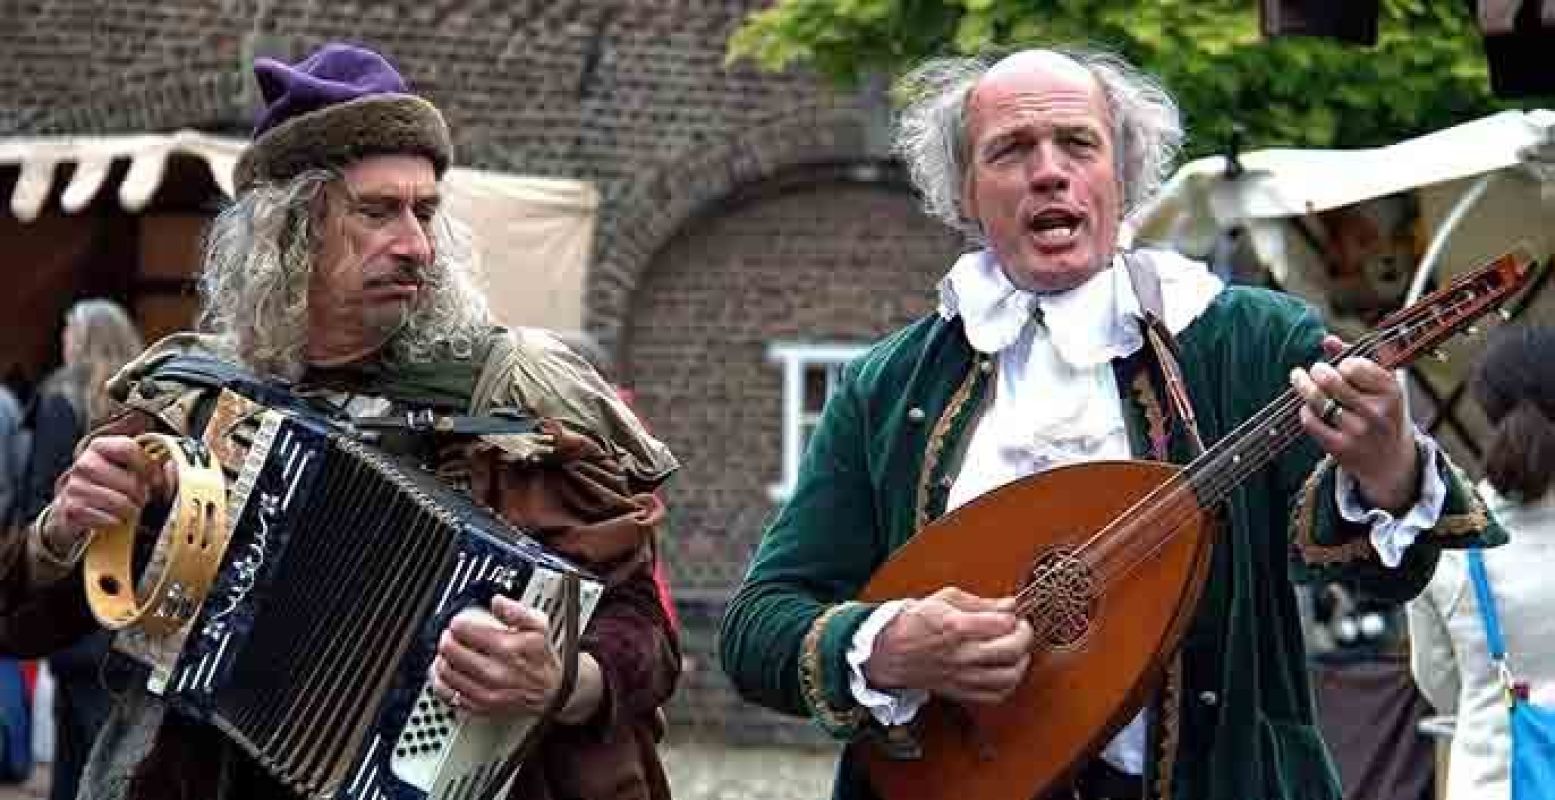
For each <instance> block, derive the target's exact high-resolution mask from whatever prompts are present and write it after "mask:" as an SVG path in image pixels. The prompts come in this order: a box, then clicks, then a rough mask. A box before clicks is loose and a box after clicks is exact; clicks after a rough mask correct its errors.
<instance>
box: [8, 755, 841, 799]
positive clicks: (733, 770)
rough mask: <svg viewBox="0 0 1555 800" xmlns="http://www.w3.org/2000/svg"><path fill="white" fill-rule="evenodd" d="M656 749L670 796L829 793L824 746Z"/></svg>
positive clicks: (23, 791) (37, 778) (44, 786)
mask: <svg viewBox="0 0 1555 800" xmlns="http://www.w3.org/2000/svg"><path fill="white" fill-rule="evenodd" d="M661 752H662V754H663V756H664V765H665V769H666V770H667V771H668V772H669V776H670V789H671V791H672V792H673V793H674V796H675V800H826V798H828V797H830V796H831V776H832V767H833V766H834V765H835V764H836V758H837V756H836V754H835V753H834V752H832V751H830V750H821V749H814V748H795V747H726V746H723V745H718V744H706V743H695V742H675V743H671V744H667V745H665V746H664V747H663V748H662V749H661ZM46 773H47V765H42V766H41V767H40V768H39V769H38V770H36V771H35V772H34V774H33V779H32V780H31V781H29V782H28V783H27V785H26V786H0V800H36V799H37V798H42V797H46V796H47V795H48V779H47V776H46Z"/></svg>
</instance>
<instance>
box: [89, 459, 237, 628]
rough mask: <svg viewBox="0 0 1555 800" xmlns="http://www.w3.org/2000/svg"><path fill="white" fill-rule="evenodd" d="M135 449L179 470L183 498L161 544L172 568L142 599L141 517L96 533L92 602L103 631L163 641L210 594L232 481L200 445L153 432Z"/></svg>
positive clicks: (91, 561) (92, 544)
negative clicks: (138, 565)
mask: <svg viewBox="0 0 1555 800" xmlns="http://www.w3.org/2000/svg"><path fill="white" fill-rule="evenodd" d="M135 442H136V443H137V444H139V445H140V447H141V449H142V450H143V451H145V453H146V455H147V456H148V457H149V458H150V459H151V463H152V465H153V466H154V467H156V468H157V469H161V468H162V466H163V465H164V464H166V463H167V462H169V461H171V462H172V463H173V464H174V466H176V467H177V470H178V493H177V496H175V497H174V498H173V502H172V507H171V508H170V509H169V511H168V515H167V521H166V522H165V523H163V525H162V534H161V537H160V538H159V540H158V543H157V548H158V550H160V551H162V553H163V555H164V556H165V561H164V562H163V563H162V565H161V569H160V571H159V572H157V573H156V576H155V579H154V580H153V581H152V585H151V588H150V589H149V590H147V591H145V592H144V593H142V592H141V591H140V590H139V589H138V586H139V584H140V583H141V581H139V580H137V578H136V576H135V575H134V550H135V532H136V530H137V529H138V528H139V527H140V515H139V514H136V515H135V517H134V518H132V519H130V520H128V521H127V522H124V523H121V524H119V525H116V526H114V527H112V528H104V529H101V530H98V531H95V532H94V533H93V535H92V539H91V542H90V544H88V545H87V550H86V568H85V571H84V577H85V581H86V597H87V602H88V604H89V605H90V606H91V608H92V614H93V615H94V616H96V617H97V620H98V621H99V622H101V623H102V624H103V627H106V628H109V629H112V630H118V629H120V628H125V627H129V626H131V625H135V626H138V627H139V628H140V629H141V630H144V631H145V632H146V633H147V634H150V635H153V636H161V635H166V634H170V633H173V632H175V631H177V630H178V629H179V628H180V627H182V626H183V625H184V623H186V622H188V621H189V620H191V619H193V618H194V615H195V614H197V613H198V612H199V610H200V606H201V604H202V603H204V602H205V595H206V593H207V592H209V591H210V587H211V582H212V581H213V580H214V579H215V577H216V568H217V567H218V566H219V565H220V563H221V557H222V554H223V553H225V552H226V549H227V539H228V536H229V531H228V529H227V482H226V478H225V477H223V475H222V473H221V467H220V466H219V465H218V464H216V463H215V460H214V459H213V458H211V456H210V451H209V450H207V449H206V448H205V446H204V445H202V444H201V443H199V442H198V441H195V440H194V439H188V438H181V437H173V436H165V435H163V434H159V433H147V434H141V435H140V436H138V437H136V439H135ZM149 568H150V567H148V569H149Z"/></svg>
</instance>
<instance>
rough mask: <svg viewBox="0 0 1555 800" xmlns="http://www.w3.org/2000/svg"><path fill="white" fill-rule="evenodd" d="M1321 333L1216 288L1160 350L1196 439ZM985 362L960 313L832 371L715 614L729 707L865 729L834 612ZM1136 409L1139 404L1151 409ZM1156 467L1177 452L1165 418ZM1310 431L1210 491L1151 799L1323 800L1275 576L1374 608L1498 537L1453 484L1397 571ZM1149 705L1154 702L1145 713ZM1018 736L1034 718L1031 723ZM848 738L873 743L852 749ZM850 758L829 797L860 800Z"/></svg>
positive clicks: (1180, 447)
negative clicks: (1233, 485)
mask: <svg viewBox="0 0 1555 800" xmlns="http://www.w3.org/2000/svg"><path fill="white" fill-rule="evenodd" d="M1323 333H1324V329H1323V326H1322V323H1321V322H1320V320H1319V319H1318V317H1317V316H1316V315H1315V313H1314V312H1313V311H1312V310H1311V309H1310V307H1308V306H1306V305H1305V304H1303V303H1302V302H1300V301H1299V300H1296V299H1294V298H1292V297H1290V296H1287V295H1282V294H1277V293H1273V292H1268V291H1263V290H1255V289H1246V288H1228V289H1226V290H1225V291H1223V292H1221V294H1220V295H1218V296H1217V297H1216V299H1215V300H1214V301H1213V302H1212V303H1211V304H1210V306H1209V307H1208V308H1207V309H1206V310H1205V312H1204V313H1203V314H1202V315H1201V316H1200V317H1199V318H1198V319H1196V320H1194V322H1193V323H1191V324H1190V325H1189V326H1188V327H1187V328H1186V329H1185V330H1184V331H1182V333H1181V334H1180V335H1179V336H1178V343H1179V345H1180V350H1181V352H1180V362H1181V365H1182V370H1183V373H1184V377H1185V379H1186V381H1187V383H1188V386H1189V393H1190V395H1191V396H1192V401H1193V406H1194V410H1195V414H1196V416H1197V420H1198V425H1199V429H1200V431H1201V433H1202V435H1203V437H1204V440H1205V441H1206V442H1207V443H1213V442H1214V441H1216V440H1217V439H1219V438H1220V437H1222V436H1223V435H1225V434H1226V433H1228V432H1230V431H1231V430H1232V429H1233V428H1235V427H1236V425H1237V424H1238V423H1239V422H1241V421H1242V420H1244V419H1246V418H1248V417H1250V416H1252V415H1253V414H1255V413H1256V412H1258V411H1259V410H1261V409H1262V408H1263V407H1264V406H1266V405H1267V404H1268V403H1269V402H1271V401H1272V400H1273V399H1274V398H1276V397H1277V396H1279V395H1280V394H1281V393H1283V392H1284V391H1285V390H1286V389H1287V388H1288V386H1289V384H1288V378H1287V376H1288V374H1289V372H1290V370H1291V368H1293V367H1296V366H1308V365H1310V364H1312V363H1313V362H1315V361H1317V360H1319V359H1320V358H1321V347H1320V342H1321V339H1322V336H1323ZM1142 359H1143V356H1142V355H1136V356H1133V357H1131V358H1129V359H1126V360H1123V361H1119V362H1116V363H1115V364H1114V369H1115V371H1116V372H1117V375H1118V378H1119V380H1118V385H1119V387H1120V389H1121V392H1122V394H1123V395H1124V396H1123V397H1122V398H1120V401H1121V402H1122V403H1123V404H1124V409H1125V414H1124V416H1125V419H1126V420H1127V421H1128V424H1129V430H1130V436H1131V438H1132V440H1133V447H1134V452H1135V453H1136V454H1144V453H1149V452H1151V451H1150V447H1149V441H1150V437H1149V435H1147V433H1146V431H1147V430H1149V427H1148V423H1147V420H1148V419H1151V418H1152V417H1151V416H1149V415H1150V414H1153V413H1158V412H1159V405H1158V404H1157V401H1156V400H1155V399H1154V398H1155V397H1164V395H1162V394H1160V393H1159V392H1152V391H1149V390H1147V388H1146V387H1147V386H1149V385H1151V383H1152V382H1151V381H1149V380H1147V379H1139V376H1141V375H1147V374H1149V372H1148V371H1146V370H1141V369H1139V368H1138V367H1139V364H1141V363H1143V361H1142ZM993 372H994V365H993V363H992V361H991V360H989V359H988V358H986V357H984V356H981V355H980V354H978V353H976V352H975V351H973V350H972V349H971V347H970V345H969V344H968V343H967V340H966V336H965V334H964V332H963V330H962V327H961V323H960V320H959V319H953V320H945V319H942V318H941V317H939V316H937V315H935V316H930V317H928V318H925V319H923V320H921V321H919V322H918V323H916V324H914V325H912V326H910V327H908V328H905V329H903V330H901V331H899V332H898V333H896V334H894V335H893V336H891V337H890V338H888V339H886V340H884V341H883V342H881V343H880V344H878V345H877V346H875V347H874V348H873V349H872V350H871V351H870V352H868V353H867V354H866V355H864V356H863V357H861V358H860V359H858V360H857V361H856V362H854V363H853V364H851V365H849V367H848V369H847V370H846V371H845V374H844V378H843V380H842V383H841V384H840V386H839V387H838V390H837V392H836V393H835V395H833V397H832V399H831V400H830V402H829V403H828V405H827V407H826V410H825V413H824V415H823V418H822V420H821V422H820V425H819V427H818V428H817V430H816V431H815V433H814V435H813V437H812V439H811V443H810V445H809V450H808V452H807V453H806V455H805V461H804V464H803V467H802V469H801V472H800V477H799V482H798V485H797V487H796V490H795V492H794V495H793V496H792V497H791V498H790V499H789V501H788V502H787V504H786V505H785V506H784V507H783V509H782V510H781V512H780V513H779V514H778V515H777V517H776V518H775V520H774V521H773V522H772V523H771V525H770V526H769V527H768V529H767V531H766V533H765V535H764V537H763V539H762V542H761V545H760V547H759V549H758V550H757V552H756V555H755V557H754V560H753V562H752V564H751V566H750V570H749V573H748V574H747V576H746V579H745V581H744V583H743V585H742V586H741V587H740V589H739V591H738V592H737V593H736V595H735V597H734V598H733V600H732V601H731V603H730V605H729V608H728V611H727V613H726V616H725V618H724V620H723V626H722V632H721V634H722V635H721V642H720V647H721V655H722V659H723V666H724V669H725V670H726V671H727V672H728V674H729V675H730V677H731V678H732V679H733V681H734V683H735V685H736V686H737V687H738V689H739V691H740V692H741V693H742V695H744V696H745V697H746V698H748V699H750V700H752V701H754V702H757V703H760V704H761V705H764V706H768V707H770V708H774V709H777V710H779V711H782V712H786V713H789V714H794V715H799V716H807V717H811V718H812V719H814V720H816V721H817V722H818V723H819V724H820V725H821V726H822V727H823V728H824V729H826V730H827V731H829V732H830V733H831V734H832V735H834V736H836V737H838V738H840V739H844V740H854V739H857V738H858V737H860V736H861V734H863V733H864V732H865V729H866V728H867V726H868V725H870V724H871V723H869V722H867V714H865V713H863V712H862V709H861V708H859V706H858V705H857V704H856V703H855V702H854V701H853V700H852V697H851V695H850V693H849V691H848V687H847V669H848V668H847V663H846V661H845V659H844V653H845V652H846V650H847V647H848V644H849V642H850V641H851V639H852V637H853V633H854V631H855V630H857V628H858V625H859V624H860V623H861V622H862V621H863V619H864V618H865V617H866V616H867V615H868V614H869V613H870V611H871V610H872V609H873V607H872V606H870V605H868V604H863V603H856V602H852V598H854V597H855V596H856V595H857V594H858V593H859V591H860V589H861V588H862V587H863V586H864V585H865V583H866V582H867V581H868V579H869V577H870V575H871V574H872V573H873V572H874V570H875V569H876V568H877V567H878V566H879V565H880V564H881V563H882V562H884V561H885V560H886V558H887V557H888V556H889V555H890V554H891V553H892V552H893V551H895V550H896V549H897V548H899V547H901V546H902V545H903V544H904V543H906V542H907V540H908V539H909V538H911V537H912V535H913V534H914V532H916V531H917V530H919V529H921V528H922V527H923V526H924V525H925V524H926V523H927V522H929V521H931V520H933V519H934V518H936V517H938V516H940V515H941V514H943V513H944V511H945V501H946V495H947V493H948V487H949V485H950V483H951V481H950V478H952V477H953V475H954V471H953V465H954V464H955V463H956V462H957V460H958V458H957V456H958V454H959V453H960V452H961V450H962V447H963V446H964V444H965V442H966V439H967V438H968V434H969V432H970V430H971V429H972V425H971V423H972V422H973V420H975V419H976V418H977V416H978V415H979V414H980V413H981V410H982V408H983V407H984V400H985V399H986V398H987V397H988V393H989V391H990V387H991V386H992V385H993V380H992V378H993ZM1152 406H1154V408H1152ZM1169 436H1170V451H1171V453H1172V457H1173V460H1175V461H1179V462H1182V461H1186V460H1187V459H1188V454H1189V452H1190V451H1189V450H1188V448H1187V443H1186V439H1185V436H1184V435H1183V431H1182V429H1181V427H1180V426H1176V425H1174V426H1172V429H1171V431H1170V433H1169ZM1321 456H1322V453H1321V451H1320V450H1318V448H1317V447H1316V445H1315V443H1313V442H1312V441H1311V440H1310V438H1309V437H1305V436H1303V437H1301V438H1300V439H1299V440H1298V442H1297V443H1296V444H1294V445H1293V446H1292V447H1291V448H1290V449H1289V450H1288V451H1286V453H1285V454H1283V455H1282V456H1281V457H1280V458H1278V459H1276V460H1275V461H1274V462H1272V463H1271V464H1270V465H1269V466H1268V467H1266V468H1264V469H1263V470H1261V471H1260V472H1259V473H1257V474H1255V475H1253V476H1252V477H1251V478H1249V479H1248V480H1247V482H1246V483H1244V484H1243V485H1242V487H1241V488H1239V489H1238V490H1236V492H1235V493H1234V494H1233V495H1232V496H1231V499H1230V501H1229V503H1228V506H1227V507H1226V508H1225V509H1224V519H1225V521H1226V523H1227V524H1226V525H1225V526H1224V529H1223V530H1222V531H1221V534H1220V537H1219V538H1218V539H1217V541H1216V546H1215V548H1214V554H1213V557H1212V562H1211V566H1210V573H1209V578H1208V583H1207V585H1206V586H1205V588H1204V593H1203V597H1202V599H1201V601H1200V603H1199V608H1198V609H1197V611H1196V613H1195V616H1194V617H1193V620H1192V622H1191V623H1190V625H1189V628H1188V631H1187V633H1186V635H1185V638H1184V641H1183V644H1182V648H1181V650H1180V652H1179V657H1178V659H1177V660H1176V664H1175V665H1174V666H1173V668H1172V669H1171V670H1170V675H1169V677H1168V678H1167V680H1169V681H1171V682H1172V684H1173V689H1174V691H1166V692H1163V691H1157V692H1155V693H1154V696H1155V698H1156V700H1155V701H1154V703H1155V706H1156V707H1155V708H1154V709H1153V710H1154V712H1155V713H1153V714H1152V715H1151V720H1152V723H1153V724H1152V726H1151V727H1152V730H1151V733H1150V736H1149V750H1148V758H1147V769H1146V776H1145V779H1146V784H1147V786H1148V788H1149V793H1150V795H1151V796H1152V797H1160V798H1192V799H1193V800H1337V799H1338V798H1339V797H1340V792H1339V787H1338V781H1337V777H1336V774H1335V772H1334V768H1333V766H1332V764H1331V762H1330V760H1329V757H1328V754H1327V751H1326V749H1325V747H1324V745H1323V742H1322V740H1321V739H1320V738H1319V736H1318V733H1317V729H1316V727H1315V725H1314V718H1313V707H1312V700H1311V692H1310V689H1309V687H1308V681H1307V672H1306V657H1305V652H1304V649H1303V644H1302V631H1301V621H1300V618H1299V615H1298V612H1297V606H1296V598H1295V594H1294V592H1293V591H1292V583H1293V581H1299V580H1312V579H1329V578H1338V577H1341V576H1342V577H1346V578H1351V579H1357V580H1359V581H1361V582H1362V583H1364V585H1365V586H1366V587H1367V588H1368V589H1369V590H1370V591H1372V592H1374V593H1376V594H1378V595H1380V596H1383V597H1387V598H1392V599H1395V600H1404V599H1407V598H1410V597H1413V596H1414V595H1415V594H1417V593H1418V592H1419V591H1420V590H1421V589H1422V588H1423V587H1424V586H1425V584H1426V582H1427V581H1428V580H1429V578H1430V577H1431V573H1432V571H1433V570H1434V568H1435V565H1436V561H1437V556H1438V554H1439V552H1440V550H1441V549H1442V548H1444V547H1466V546H1471V545H1494V544H1499V543H1501V542H1503V541H1504V540H1505V534H1504V533H1503V532H1502V531H1500V530H1499V529H1498V528H1496V527H1495V526H1494V524H1493V522H1492V521H1491V519H1490V518H1489V516H1488V515H1487V514H1486V512H1485V510H1484V506H1483V505H1482V504H1481V502H1480V501H1479V499H1478V498H1477V497H1476V496H1475V495H1474V494H1473V490H1472V488H1471V487H1470V486H1469V485H1468V483H1467V482H1466V481H1465V480H1464V479H1463V478H1462V476H1461V475H1460V474H1459V473H1458V472H1457V470H1455V469H1453V468H1452V467H1451V466H1450V465H1449V464H1447V463H1446V459H1445V456H1444V457H1443V459H1442V462H1441V464H1440V466H1439V469H1440V471H1441V474H1442V477H1443V478H1444V480H1445V481H1446V485H1447V487H1448V493H1447V500H1446V505H1445V507H1444V509H1443V513H1442V516H1441V518H1440V520H1439V521H1438V523H1437V525H1436V527H1435V528H1434V529H1432V530H1430V531H1428V532H1425V533H1424V534H1422V536H1421V537H1420V538H1419V539H1417V540H1416V542H1415V544H1414V545H1412V546H1411V547H1410V548H1409V549H1408V550H1407V551H1406V555H1405V557H1404V560H1403V563H1402V564H1400V565H1399V566H1398V567H1397V568H1394V569H1390V568H1387V567H1385V566H1383V565H1382V564H1381V563H1380V562H1379V561H1378V560H1377V557H1376V553H1375V551H1374V550H1373V549H1372V547H1371V545H1370V542H1369V541H1368V538H1367V535H1366V534H1367V531H1366V529H1365V528H1363V527H1360V526H1354V525H1351V524H1349V523H1347V522H1345V521H1344V520H1343V519H1342V518H1341V517H1340V516H1339V513H1338V509H1337V505H1336V503H1335V501H1334V470H1333V468H1332V462H1331V461H1328V460H1326V459H1321V458H1320V457H1321ZM1163 697H1173V698H1175V699H1174V700H1173V701H1171V702H1172V705H1173V706H1174V707H1172V708H1165V707H1163V705H1162V704H1163V702H1165V701H1163V700H1162V698H1163ZM1032 724H1034V725H1040V724H1041V720H1040V718H1034V719H1033V720H1032ZM857 746H860V747H862V746H874V745H873V744H869V743H867V742H859V744H858V745H857ZM854 749H855V748H853V747H850V748H849V749H848V751H847V753H846V754H845V755H844V757H843V760H842V763H841V765H840V766H839V772H838V778H837V783H836V790H835V796H836V797H838V798H869V797H873V796H874V795H873V793H872V792H871V791H870V789H869V786H868V784H867V782H866V780H865V778H864V776H863V772H862V769H861V766H860V765H859V764H857V763H856V759H855V758H854V757H853V755H854Z"/></svg>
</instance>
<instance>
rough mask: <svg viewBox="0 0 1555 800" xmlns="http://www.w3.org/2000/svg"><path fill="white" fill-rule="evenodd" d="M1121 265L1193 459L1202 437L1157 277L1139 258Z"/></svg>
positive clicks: (1128, 255)
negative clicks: (1184, 431)
mask: <svg viewBox="0 0 1555 800" xmlns="http://www.w3.org/2000/svg"><path fill="white" fill-rule="evenodd" d="M1123 264H1124V266H1125V268H1126V269H1127V270H1128V277H1129V282H1130V283H1132V284H1133V286H1134V296H1135V298H1137V299H1138V300H1139V306H1140V308H1141V309H1142V310H1143V318H1142V319H1141V320H1140V330H1141V332H1143V333H1144V336H1145V341H1146V343H1147V345H1148V348H1149V350H1150V355H1151V357H1152V359H1153V360H1154V361H1155V364H1156V367H1157V368H1158V369H1160V372H1161V378H1162V380H1163V382H1164V383H1165V384H1166V398H1167V405H1168V406H1169V407H1170V408H1171V410H1172V414H1173V415H1174V416H1176V417H1177V418H1178V419H1180V420H1182V423H1183V427H1184V429H1185V430H1186V431H1187V433H1188V444H1189V447H1190V448H1191V449H1192V451H1193V453H1192V454H1193V455H1194V456H1195V457H1197V456H1198V455H1199V454H1200V453H1203V452H1204V438H1203V437H1202V436H1200V435H1199V423H1198V417H1197V416H1195V415H1194V413H1193V401H1192V399H1191V398H1190V397H1189V396H1188V382H1187V381H1185V380H1184V379H1183V377H1182V368H1181V367H1180V366H1179V365H1178V363H1177V338H1176V337H1174V336H1172V331H1171V329H1170V328H1168V327H1166V322H1165V321H1164V314H1165V311H1164V308H1165V306H1164V305H1163V303H1162V300H1161V276H1159V275H1157V274H1156V271H1155V270H1154V269H1153V268H1152V267H1151V266H1150V265H1149V264H1147V263H1145V260H1144V259H1142V258H1139V257H1137V256H1136V255H1135V254H1133V253H1128V252H1125V253H1124V254H1123Z"/></svg>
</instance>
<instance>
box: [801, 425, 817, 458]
mask: <svg viewBox="0 0 1555 800" xmlns="http://www.w3.org/2000/svg"><path fill="white" fill-rule="evenodd" d="M812 433H815V422H814V421H813V420H805V421H804V422H801V423H799V456H800V457H801V458H803V457H804V453H805V450H806V449H807V448H809V446H810V434H812Z"/></svg>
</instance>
